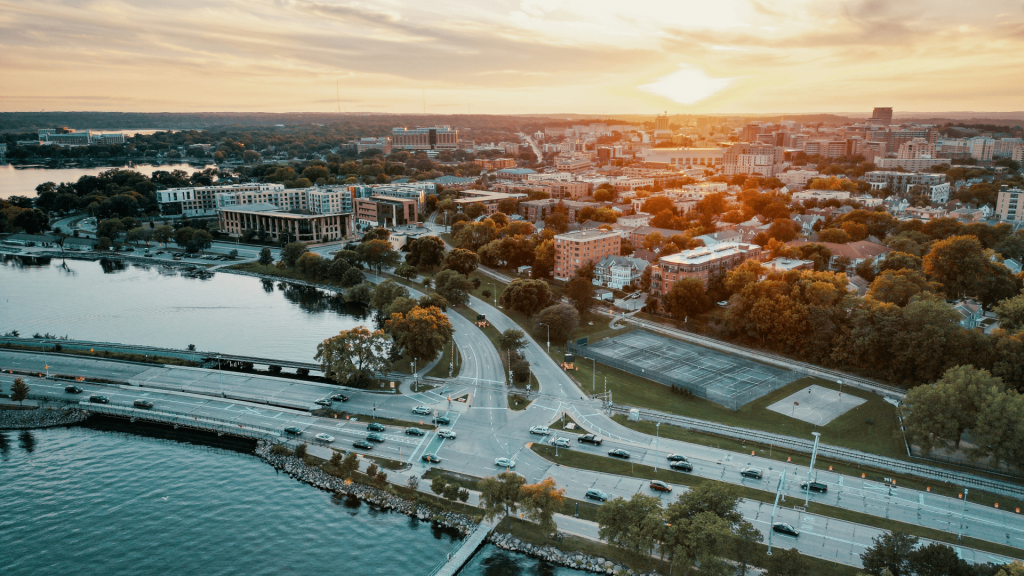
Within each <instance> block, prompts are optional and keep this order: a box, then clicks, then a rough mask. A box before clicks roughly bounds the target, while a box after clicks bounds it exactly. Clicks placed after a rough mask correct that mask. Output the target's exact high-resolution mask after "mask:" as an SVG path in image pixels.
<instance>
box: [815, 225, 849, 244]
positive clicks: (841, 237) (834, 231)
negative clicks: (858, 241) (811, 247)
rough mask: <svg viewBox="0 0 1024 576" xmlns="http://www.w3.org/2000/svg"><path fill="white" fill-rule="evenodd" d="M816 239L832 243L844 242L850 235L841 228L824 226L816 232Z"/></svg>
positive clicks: (847, 240)
mask: <svg viewBox="0 0 1024 576" xmlns="http://www.w3.org/2000/svg"><path fill="white" fill-rule="evenodd" d="M818 240H819V241H821V242H829V243H832V244H846V243H847V242H849V241H850V235H849V234H847V233H846V230H843V229H842V228H825V229H824V230H822V231H821V232H818Z"/></svg>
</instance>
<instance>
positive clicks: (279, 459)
mask: <svg viewBox="0 0 1024 576" xmlns="http://www.w3.org/2000/svg"><path fill="white" fill-rule="evenodd" d="M272 447H273V444H272V443H270V442H267V441H266V440H260V441H259V442H258V443H257V444H256V452H255V454H256V456H258V457H259V458H261V459H263V460H264V461H266V462H267V463H268V464H270V465H271V466H273V467H274V468H276V469H278V470H280V471H282V472H284V473H286V474H288V475H289V476H291V477H292V478H295V479H296V480H299V481H300V482H305V483H306V484H309V485H310V486H313V487H315V488H319V489H320V490H325V491H327V492H334V493H335V494H341V495H345V496H354V497H356V498H359V499H360V500H362V501H364V502H366V503H368V504H370V505H371V506H374V507H376V508H379V509H381V510H392V511H394V512H398V513H400V514H405V515H406V516H412V517H415V518H418V519H420V520H423V521H430V522H433V523H435V524H437V525H439V526H442V527H444V528H449V529H452V530H457V531H458V532H459V533H460V534H462V535H463V536H467V535H468V534H469V533H470V532H472V530H473V528H474V527H476V522H474V521H473V519H471V518H468V517H466V516H463V515H462V514H456V513H454V512H442V513H437V512H435V511H434V510H432V509H430V508H429V507H426V506H420V505H418V504H416V503H415V502H412V501H410V500H407V499H405V498H402V497H401V496H398V495H395V494H391V493H390V492H387V491H386V490H382V489H379V488H374V487H373V486H366V485H363V484H357V483H355V482H351V483H348V484H346V483H345V481H344V480H342V479H341V478H338V477H336V476H331V475H330V474H328V473H326V472H324V471H323V470H321V469H319V468H315V467H313V466H308V465H306V463H305V462H303V461H302V460H300V459H298V458H296V457H295V456H281V455H276V454H272V453H271V452H270V449H271V448H272Z"/></svg>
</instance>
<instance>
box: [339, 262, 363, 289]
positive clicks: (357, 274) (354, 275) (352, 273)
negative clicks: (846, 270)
mask: <svg viewBox="0 0 1024 576" xmlns="http://www.w3.org/2000/svg"><path fill="white" fill-rule="evenodd" d="M332 266H333V264H332ZM365 279H366V277H365V276H363V271H362V270H360V269H358V268H349V269H348V270H346V271H345V273H344V275H343V276H342V277H341V285H342V286H343V287H345V288H350V287H352V286H358V285H360V284H362V283H363V281H364V280H365Z"/></svg>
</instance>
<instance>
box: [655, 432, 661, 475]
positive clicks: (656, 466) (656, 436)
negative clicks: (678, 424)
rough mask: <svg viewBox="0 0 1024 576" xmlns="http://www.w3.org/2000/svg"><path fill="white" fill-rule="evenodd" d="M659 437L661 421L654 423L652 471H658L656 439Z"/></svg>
mask: <svg viewBox="0 0 1024 576" xmlns="http://www.w3.org/2000/svg"><path fill="white" fill-rule="evenodd" d="M660 438H661V422H655V423H654V473H655V474H657V473H658V440H659V439H660Z"/></svg>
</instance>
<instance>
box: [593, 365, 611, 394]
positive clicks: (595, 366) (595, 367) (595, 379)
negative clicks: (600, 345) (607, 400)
mask: <svg viewBox="0 0 1024 576" xmlns="http://www.w3.org/2000/svg"><path fill="white" fill-rule="evenodd" d="M591 360H593V361H594V373H593V374H592V376H593V377H594V379H593V381H592V382H591V383H590V391H591V392H597V358H596V357H594V358H591ZM607 382H608V377H607V376H605V392H607V391H608V384H607Z"/></svg>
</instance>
